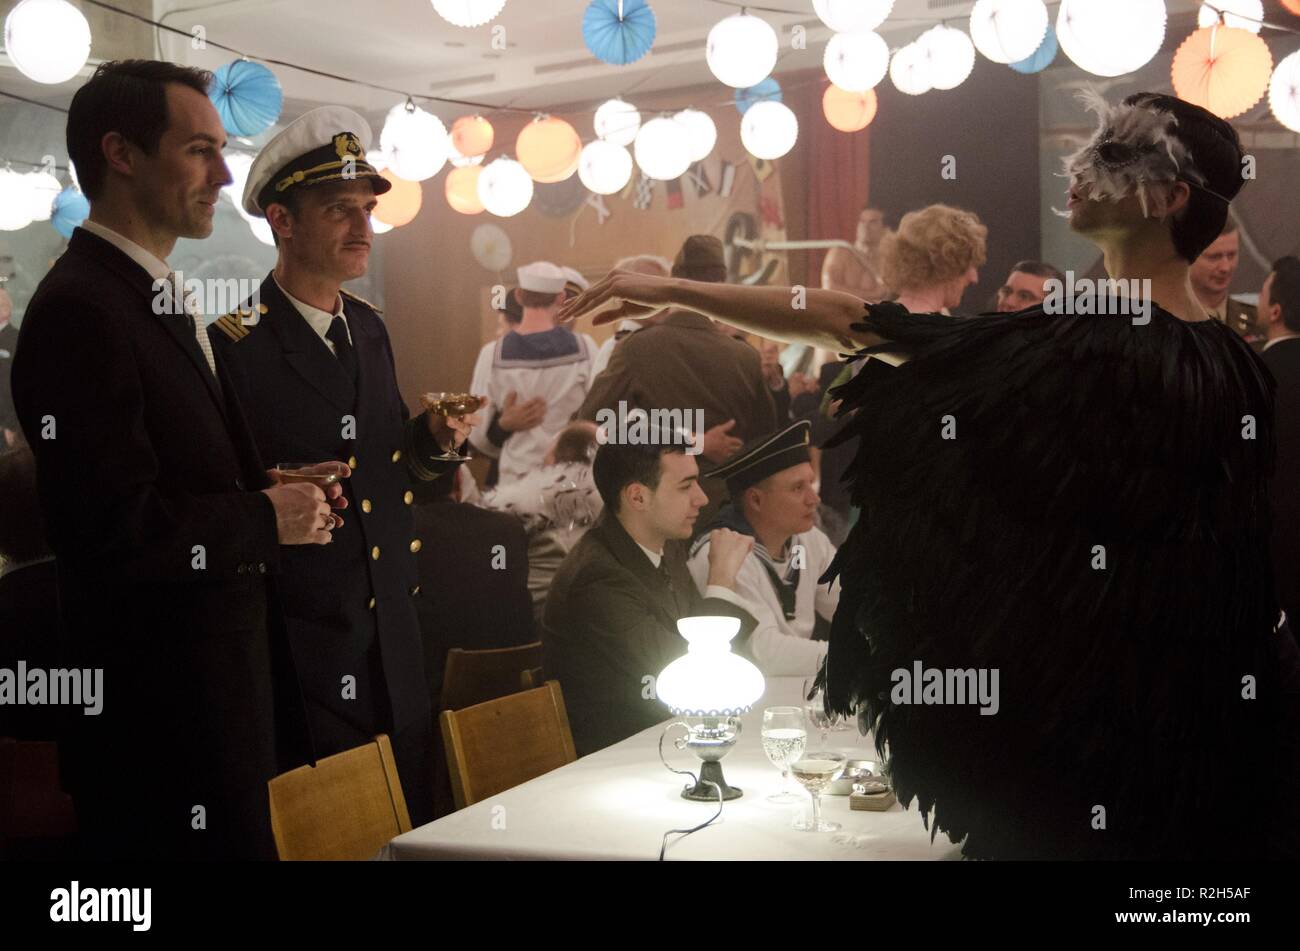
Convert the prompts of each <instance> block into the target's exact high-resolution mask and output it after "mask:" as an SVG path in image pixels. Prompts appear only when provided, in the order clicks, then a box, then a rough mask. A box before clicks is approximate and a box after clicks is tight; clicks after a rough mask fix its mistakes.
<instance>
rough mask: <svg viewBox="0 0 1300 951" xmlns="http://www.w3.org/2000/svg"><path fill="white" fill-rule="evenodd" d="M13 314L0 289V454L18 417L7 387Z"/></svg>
mask: <svg viewBox="0 0 1300 951" xmlns="http://www.w3.org/2000/svg"><path fill="white" fill-rule="evenodd" d="M13 313H14V302H13V301H12V300H11V299H10V297H9V294H8V292H6V291H5V289H4V288H3V287H0V452H4V450H5V449H6V448H8V446H9V445H10V444H12V443H13V442H14V441H15V436H16V435H17V434H18V417H17V416H15V415H14V397H13V392H12V391H11V389H10V385H9V372H10V370H11V369H12V367H13V363H14V351H15V350H17V349H18V328H17V327H15V326H14V325H13V324H12V323H10V318H11V317H13Z"/></svg>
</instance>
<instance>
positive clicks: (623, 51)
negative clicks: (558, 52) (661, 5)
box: [582, 0, 655, 66]
mask: <svg viewBox="0 0 1300 951" xmlns="http://www.w3.org/2000/svg"><path fill="white" fill-rule="evenodd" d="M582 41H583V42H584V43H586V44H587V49H589V50H591V55H592V56H594V57H596V58H597V59H599V60H601V61H602V62H605V63H609V64H610V65H612V66H626V65H627V64H628V63H634V62H636V61H637V60H639V59H640V58H641V57H642V56H644V55H645V54H646V53H648V52H650V47H651V46H653V45H654V41H655V14H654V11H653V10H651V9H650V7H649V6H647V5H646V2H645V0H592V2H591V3H590V4H589V5H588V7H587V12H586V13H585V14H583V17H582Z"/></svg>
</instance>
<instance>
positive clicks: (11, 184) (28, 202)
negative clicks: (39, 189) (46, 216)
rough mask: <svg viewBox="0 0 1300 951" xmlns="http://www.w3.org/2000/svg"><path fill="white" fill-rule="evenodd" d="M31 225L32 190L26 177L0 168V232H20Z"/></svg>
mask: <svg viewBox="0 0 1300 951" xmlns="http://www.w3.org/2000/svg"><path fill="white" fill-rule="evenodd" d="M31 223H32V190H31V186H30V185H28V183H27V176H26V175H23V174H21V173H20V172H15V171H13V170H11V169H7V168H0V231H20V230H21V229H23V228H26V227H27V226H28V225H29V224H31Z"/></svg>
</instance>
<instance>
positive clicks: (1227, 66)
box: [1170, 25, 1273, 119]
mask: <svg viewBox="0 0 1300 951" xmlns="http://www.w3.org/2000/svg"><path fill="white" fill-rule="evenodd" d="M1272 73H1273V57H1272V55H1271V54H1270V53H1269V51H1268V44H1267V43H1265V42H1264V41H1263V40H1262V39H1260V38H1259V37H1258V36H1256V35H1255V34H1254V33H1252V32H1250V31H1249V30H1243V29H1239V28H1237V27H1233V26H1218V25H1215V26H1207V27H1202V28H1201V29H1199V30H1197V31H1196V32H1195V33H1193V34H1192V35H1191V36H1189V37H1188V38H1187V39H1185V40H1184V41H1183V43H1182V45H1181V46H1179V47H1178V51H1177V52H1176V53H1174V62H1173V66H1172V67H1171V69H1170V74H1171V77H1172V79H1173V84H1174V92H1175V93H1177V94H1178V97H1179V98H1180V99H1185V100H1187V101H1188V102H1190V103H1194V104H1196V105H1198V106H1203V107H1205V108H1206V109H1209V110H1210V111H1211V112H1213V113H1214V114H1215V115H1216V116H1219V117H1220V118H1222V119H1231V118H1232V117H1233V116H1239V115H1241V114H1242V113H1243V112H1245V111H1246V110H1247V109H1249V108H1250V107H1251V106H1253V105H1254V104H1255V103H1257V102H1259V100H1260V99H1261V98H1262V97H1263V95H1264V93H1265V91H1267V89H1268V82H1269V77H1270V76H1271V75H1272Z"/></svg>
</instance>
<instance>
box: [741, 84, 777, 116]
mask: <svg viewBox="0 0 1300 951" xmlns="http://www.w3.org/2000/svg"><path fill="white" fill-rule="evenodd" d="M782 98H783V97H782V95H781V84H780V83H779V82H777V81H776V80H775V79H773V78H772V77H771V76H768V77H767V79H765V80H763V81H762V82H761V83H759V84H758V85H757V86H750V87H749V88H748V89H737V90H736V91H735V92H734V93H732V96H731V99H732V102H734V103H735V104H736V111H737V112H739V113H740V114H741V115H742V116H743V115H744V114H745V113H746V112H748V111H749V107H750V106H752V105H753V104H754V103H756V102H768V101H771V102H780V101H781V99H782Z"/></svg>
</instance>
